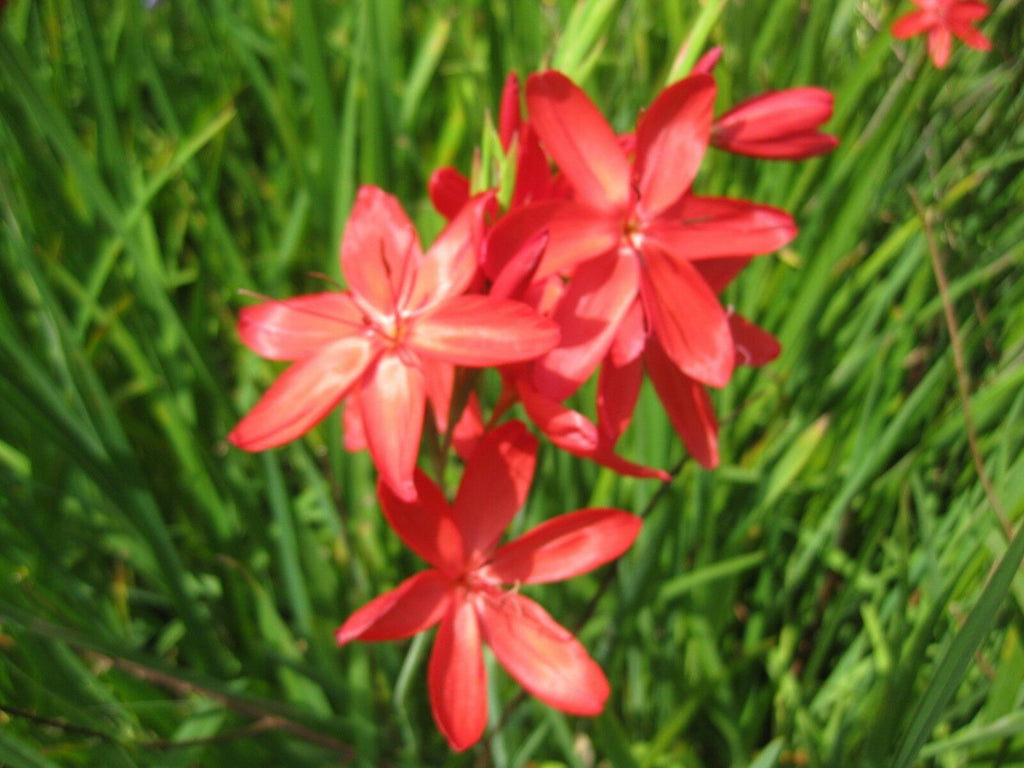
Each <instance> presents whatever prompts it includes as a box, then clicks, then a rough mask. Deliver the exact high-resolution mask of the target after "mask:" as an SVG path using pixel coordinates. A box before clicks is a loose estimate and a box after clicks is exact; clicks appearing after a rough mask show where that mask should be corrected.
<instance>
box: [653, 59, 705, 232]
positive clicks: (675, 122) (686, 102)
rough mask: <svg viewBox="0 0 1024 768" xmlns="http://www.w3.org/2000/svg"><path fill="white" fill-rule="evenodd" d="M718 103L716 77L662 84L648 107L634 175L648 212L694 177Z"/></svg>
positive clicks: (666, 201) (658, 208) (670, 199)
mask: <svg viewBox="0 0 1024 768" xmlns="http://www.w3.org/2000/svg"><path fill="white" fill-rule="evenodd" d="M714 103H715V81H714V79H713V78H712V77H711V76H710V75H703V74H697V75H691V76H690V77H687V78H685V79H683V80H680V81H679V82H677V83H674V84H673V85H670V86H669V87H668V88H666V89H665V90H663V91H662V92H661V93H660V94H659V95H658V97H657V98H656V99H655V100H654V103H652V104H651V106H650V108H649V109H648V110H647V112H645V113H644V116H643V118H642V119H641V120H640V123H639V125H638V126H637V129H636V165H635V168H634V171H633V178H634V180H635V183H636V185H637V187H638V188H639V190H640V205H641V206H642V208H643V210H644V211H645V212H646V213H647V215H649V216H656V215H658V214H659V213H661V212H662V211H663V210H665V209H666V208H668V207H669V206H670V205H672V204H673V203H675V202H676V201H677V200H678V199H679V198H680V197H682V196H683V194H685V193H686V190H687V189H689V188H690V185H691V184H692V183H693V178H694V176H696V175H697V169H698V168H700V163H701V160H702V159H703V158H704V153H705V151H707V148H708V138H709V136H710V133H711V118H712V116H713V109H714Z"/></svg>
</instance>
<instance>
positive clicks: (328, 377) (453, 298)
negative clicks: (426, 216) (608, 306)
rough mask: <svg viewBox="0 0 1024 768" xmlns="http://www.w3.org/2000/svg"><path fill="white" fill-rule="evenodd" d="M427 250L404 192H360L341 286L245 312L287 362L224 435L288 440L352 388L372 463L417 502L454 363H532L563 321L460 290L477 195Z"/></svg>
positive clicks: (262, 445) (473, 266)
mask: <svg viewBox="0 0 1024 768" xmlns="http://www.w3.org/2000/svg"><path fill="white" fill-rule="evenodd" d="M476 200H477V204H476V205H469V206H466V207H465V208H464V209H463V212H462V213H461V214H460V215H459V216H458V217H457V218H456V219H455V220H454V221H453V222H452V223H451V224H450V225H449V226H448V227H447V228H446V229H445V231H444V232H443V233H442V234H441V235H440V236H439V237H438V239H437V242H435V243H434V245H433V246H432V247H431V248H430V250H429V251H428V252H427V253H426V254H423V253H422V251H421V250H420V244H419V238H418V237H417V235H416V231H415V229H414V228H413V225H412V223H411V222H410V221H409V219H408V218H407V217H406V215H405V213H404V212H403V211H402V209H401V206H400V205H399V204H398V201H397V200H395V199H394V198H393V197H391V196H390V195H387V194H385V193H384V192H383V191H382V190H380V189H377V188H376V187H363V188H362V189H360V191H359V195H358V197H357V199H356V204H355V207H354V208H353V211H352V215H351V218H350V219H349V222H348V226H347V227H346V229H345V236H344V239H343V241H342V245H341V269H342V272H343V273H344V275H345V278H346V280H347V281H348V285H349V288H350V291H349V292H346V293H320V294H312V295H308V296H299V297H297V298H294V299H287V300H284V301H271V302H267V303H265V304H260V305H258V306H254V307H248V308H246V309H244V310H242V314H241V320H240V322H239V326H238V331H239V335H240V336H241V337H242V341H243V342H244V343H245V344H246V345H247V346H249V347H250V348H251V349H252V350H254V351H255V352H257V353H259V354H261V355H263V356H264V357H267V358H270V359H273V360H291V361H295V363H294V365H292V366H291V367H290V368H288V369H287V370H286V371H285V372H284V373H283V374H281V376H280V377H279V378H278V379H277V381H276V382H275V383H274V384H273V386H271V388H270V389H269V390H267V392H266V393H265V394H264V395H263V398H262V399H261V400H260V401H259V402H258V403H257V404H256V406H255V407H254V408H253V409H252V410H251V411H250V412H249V414H248V415H247V416H245V418H243V419H242V420H241V421H240V422H239V423H238V425H237V426H236V427H235V429H234V430H233V431H232V432H231V434H230V435H229V439H230V440H231V442H232V443H234V444H235V445H237V446H238V447H240V448H244V449H246V450H250V451H259V450H263V449H266V448H273V447H275V446H278V445H281V444H283V443H286V442H288V441H289V440H293V439H294V438H296V437H298V436H299V435H302V434H303V433H305V432H306V431H308V430H309V429H310V428H311V427H313V426H314V425H315V424H317V423H318V422H319V421H320V420H321V419H323V418H324V416H326V415H327V413H328V412H329V411H330V410H331V409H333V408H334V407H335V406H336V405H337V404H338V403H339V402H340V401H341V400H342V399H343V398H344V397H345V396H346V395H348V394H349V393H357V396H358V401H359V413H360V416H361V427H362V430H363V433H364V435H365V440H366V444H367V446H368V448H369V450H370V455H371V456H372V457H373V462H374V464H375V465H376V467H377V469H378V471H379V472H380V473H381V475H382V477H383V479H384V481H385V482H386V483H387V484H388V486H389V487H390V488H391V489H392V490H393V491H394V492H395V493H396V494H398V495H399V496H401V497H402V498H404V499H413V498H415V496H416V489H415V486H414V483H413V468H414V466H415V464H416V456H417V454H418V452H419V444H420V435H421V430H422V425H423V416H424V412H425V408H426V401H427V399H428V398H429V399H430V401H431V404H432V406H433V409H434V413H435V414H436V415H437V417H438V418H440V419H445V418H447V413H448V406H449V402H450V399H451V382H452V376H453V366H455V365H465V366H491V365H501V364H504V363H509V362H517V361H520V360H529V359H531V358H534V357H536V356H538V355H540V354H542V353H543V352H545V351H546V350H548V349H550V348H551V347H552V346H554V345H555V344H556V343H557V341H558V329H557V327H556V326H555V325H554V324H553V323H552V322H551V321H549V320H546V319H544V318H542V317H540V316H539V315H538V314H537V313H536V312H534V311H533V310H531V309H530V308H529V307H527V306H526V305H525V304H522V303H520V302H515V301H509V300H504V299H495V298H490V297H487V296H479V295H466V296H463V295H460V294H462V293H463V291H464V290H465V289H466V286H467V285H468V284H469V283H470V282H471V281H472V280H473V278H474V276H475V274H476V270H477V258H476V250H475V248H473V247H472V242H473V241H474V237H473V228H474V226H476V225H477V223H478V222H479V218H480V213H481V211H480V208H481V207H482V206H484V205H486V204H487V198H486V197H480V198H477V199H476Z"/></svg>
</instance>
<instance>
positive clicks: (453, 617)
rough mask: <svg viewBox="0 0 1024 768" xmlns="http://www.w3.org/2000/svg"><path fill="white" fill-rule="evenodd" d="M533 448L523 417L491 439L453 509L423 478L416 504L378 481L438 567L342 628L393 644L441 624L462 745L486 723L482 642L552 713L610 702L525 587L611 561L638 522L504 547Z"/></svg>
mask: <svg viewBox="0 0 1024 768" xmlns="http://www.w3.org/2000/svg"><path fill="white" fill-rule="evenodd" d="M536 450H537V440H536V438H534V437H533V436H532V435H531V434H530V433H529V432H527V431H526V428H525V426H524V425H523V424H522V423H521V422H515V421H513V422H508V423H506V424H504V425H502V426H501V427H499V428H497V429H495V430H494V431H492V432H490V433H488V434H487V435H486V436H485V437H484V438H483V439H482V440H481V441H480V443H479V444H478V446H477V448H476V450H475V452H474V453H473V455H472V457H471V458H470V460H469V462H468V463H467V465H466V470H465V474H464V475H463V478H462V483H461V485H460V487H459V491H458V494H457V495H456V497H455V503H454V504H452V505H449V504H448V502H447V501H446V500H445V498H444V496H443V495H442V493H441V491H440V489H439V488H437V486H435V485H434V484H433V483H432V482H431V481H430V480H429V479H428V478H427V477H426V475H424V474H423V473H422V472H417V474H416V484H417V488H418V490H419V501H418V502H415V503H408V502H405V501H403V500H401V499H400V498H398V497H397V496H395V495H394V494H393V493H392V492H391V490H390V489H389V488H388V487H387V486H386V485H384V484H380V485H379V495H380V502H381V506H382V508H383V510H384V515H385V516H386V517H387V519H388V522H389V523H390V524H391V526H392V528H394V530H395V532H396V533H397V534H398V536H399V537H400V538H401V539H402V541H404V542H405V543H406V544H407V545H408V546H409V547H410V548H411V549H413V550H414V551H415V552H416V553H417V554H418V555H420V557H422V558H423V559H424V560H426V561H427V562H428V563H430V565H431V566H433V567H432V568H431V569H430V570H427V571H423V572H421V573H418V574H416V575H415V576H413V577H411V578H409V579H406V580H405V581H404V582H402V583H401V584H400V585H399V586H398V587H397V588H395V589H393V590H391V591H390V592H386V593H385V594H383V595H380V596H379V597H377V598H375V599H374V600H372V601H371V602H369V603H367V604H366V605H364V606H363V607H362V608H360V609H359V610H357V611H356V612H355V613H354V614H352V615H351V616H350V617H349V618H348V620H347V621H346V622H345V623H344V624H343V625H342V626H341V627H339V628H338V630H337V632H336V633H335V638H336V639H337V641H338V644H339V645H343V644H345V643H348V642H351V641H352V640H396V639H400V638H405V637H410V636H411V635H414V634H416V633H418V632H422V631H423V630H425V629H428V628H429V627H432V626H433V625H434V624H437V623H438V622H440V628H439V629H438V632H437V637H436V639H435V641H434V649H433V651H432V652H431V656H430V663H429V668H428V685H429V689H430V702H431V707H432V709H433V713H434V720H435V722H436V723H437V726H438V728H439V729H440V730H441V733H442V734H444V736H445V738H446V739H447V740H448V743H449V744H450V745H451V746H452V748H453V749H456V750H463V749H466V748H468V747H469V746H471V745H472V744H474V743H475V742H476V741H477V740H478V739H479V738H480V736H481V735H482V734H483V731H484V728H485V726H486V725H487V677H486V671H485V669H484V662H483V651H482V643H487V645H489V646H490V648H491V650H492V651H493V652H494V655H495V656H496V657H497V659H498V661H499V662H500V663H501V664H502V666H504V667H505V669H506V670H508V672H509V674H510V675H512V677H513V678H515V679H516V680H517V681H518V682H519V683H520V685H522V686H523V687H524V688H525V689H526V690H528V691H529V692H530V693H532V694H533V695H534V696H536V697H537V698H539V699H540V700H541V701H543V702H545V703H546V704H548V705H550V706H552V707H556V708H557V709H561V710H563V711H565V712H570V713H572V714H578V715H597V714H599V713H600V712H601V710H602V709H603V708H604V702H605V700H606V699H607V697H608V693H609V688H608V681H607V679H606V678H605V676H604V673H603V672H602V671H601V669H600V667H598V666H597V664H596V663H595V662H594V661H593V660H592V659H591V658H590V656H589V655H588V654H587V652H586V650H585V649H584V648H583V646H582V645H580V643H579V641H578V640H576V638H574V637H573V636H572V634H571V633H570V632H568V631H567V630H566V629H564V628H563V627H562V626H560V625H559V624H557V623H556V622H555V621H554V620H553V619H552V618H551V616H549V615H548V613H547V612H546V611H545V610H544V609H543V608H541V606H540V605H538V604H537V603H536V602H534V601H533V600H530V599H529V598H527V597H525V596H523V595H522V594H520V593H519V592H518V586H519V585H520V584H540V583H545V582H550V581H560V580H562V579H566V578H570V577H572V576H576V575H579V574H581V573H586V572H587V571H590V570H592V569H594V568H596V567H598V566H599V565H603V564H604V563H607V562H609V561H610V560H613V559H615V558H616V557H618V556H619V555H621V554H622V553H623V552H625V551H626V550H627V549H628V548H629V547H630V546H631V545H632V543H633V541H634V539H636V536H637V534H638V533H639V532H640V524H641V522H640V518H638V517H636V516H635V515H631V514H629V513H627V512H623V511H621V510H617V509H596V508H595V509H584V510H579V511H577V512H573V513H571V514H567V515H562V516H559V517H557V518H554V519H552V520H549V521H547V522H546V523H543V524H541V525H539V526H537V527H536V528H534V529H532V530H530V531H528V532H527V533H526V534H524V535H523V536H521V537H520V538H519V539H517V540H516V541H513V542H511V543H508V544H505V545H504V546H502V547H500V548H498V547H497V543H498V540H499V539H500V537H501V533H502V531H503V530H504V529H505V528H506V527H507V526H508V524H509V522H511V520H512V517H513V516H514V515H515V513H516V511H517V510H518V509H519V508H520V507H521V506H522V505H523V503H524V502H525V500H526V495H527V491H528V490H529V486H530V482H531V480H532V479H533V470H534V463H535V456H536ZM505 584H510V585H514V586H513V588H512V589H511V590H508V589H505V588H503V586H502V585H505Z"/></svg>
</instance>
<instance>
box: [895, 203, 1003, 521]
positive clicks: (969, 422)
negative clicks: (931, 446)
mask: <svg viewBox="0 0 1024 768" xmlns="http://www.w3.org/2000/svg"><path fill="white" fill-rule="evenodd" d="M910 199H911V200H912V201H913V203H914V209H915V210H916V211H917V216H918V218H919V219H921V228H922V229H923V230H924V237H925V241H926V242H927V244H928V255H929V257H930V258H931V262H932V270H933V271H934V272H935V282H936V284H937V285H938V288H939V297H940V298H941V299H942V311H943V314H944V315H945V318H946V328H947V330H948V331H949V342H950V345H951V347H952V349H953V365H954V367H955V368H956V383H957V391H958V392H959V395H960V408H961V410H962V411H963V414H964V426H965V428H966V430H967V444H968V446H969V447H970V451H971V458H972V459H973V461H974V468H975V470H976V471H977V473H978V479H979V480H980V481H981V487H982V488H983V489H984V491H985V496H986V498H987V499H988V503H989V504H990V505H991V506H992V509H993V510H994V511H995V513H996V517H997V518H998V520H999V525H1000V527H1001V528H1002V529H1003V534H1004V535H1005V536H1006V538H1007V540H1009V539H1010V537H1011V535H1012V534H1013V528H1012V526H1011V525H1010V521H1009V518H1008V517H1007V515H1006V512H1005V510H1004V509H1003V507H1002V505H1001V504H1000V503H999V499H998V498H997V497H996V492H995V488H994V487H993V486H992V480H991V479H990V478H989V476H988V472H987V471H985V464H984V462H983V461H982V459H981V450H980V449H979V448H978V435H977V431H976V430H975V428H974V419H973V418H972V417H971V403H970V399H971V383H970V379H969V377H968V373H967V365H966V363H965V362H964V351H963V347H962V346H961V344H960V327H959V325H958V324H957V321H956V314H955V313H954V312H953V302H952V301H951V299H950V297H949V281H948V280H947V279H946V269H945V267H944V266H943V264H942V257H941V254H940V252H939V244H938V241H937V239H936V237H935V232H934V229H933V226H932V225H933V221H932V219H933V211H932V209H930V208H925V207H924V205H922V203H921V199H920V197H918V195H917V192H916V191H915V190H913V189H911V190H910Z"/></svg>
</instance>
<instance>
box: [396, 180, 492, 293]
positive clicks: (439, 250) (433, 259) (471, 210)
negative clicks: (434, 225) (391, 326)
mask: <svg viewBox="0 0 1024 768" xmlns="http://www.w3.org/2000/svg"><path fill="white" fill-rule="evenodd" d="M493 199H494V196H493V195H492V194H490V193H485V194H482V195H477V196H476V197H474V198H473V199H472V200H470V201H469V203H468V204H466V205H464V206H462V209H461V210H460V211H459V215H458V216H456V217H455V218H454V219H453V220H452V222H451V223H450V224H449V225H448V226H447V227H445V228H444V231H443V232H442V233H441V234H440V235H438V237H437V240H435V241H434V244H433V245H432V246H430V249H429V250H428V251H427V253H426V254H425V255H424V257H423V259H422V261H421V262H420V264H419V267H418V269H417V271H416V274H415V279H414V280H413V284H412V288H411V290H410V292H409V296H408V299H407V300H406V302H405V305H404V306H405V308H406V309H407V310H409V311H410V312H415V311H422V310H425V309H427V308H429V307H432V306H434V305H435V304H437V303H438V302H440V301H443V300H444V299H447V298H450V297H453V296H458V295H459V294H461V293H463V292H464V291H465V290H466V288H467V287H468V286H469V284H470V283H471V282H472V281H473V278H474V277H475V276H476V272H477V263H478V261H479V259H478V248H479V245H480V243H481V242H482V241H483V216H484V210H485V209H486V208H487V207H488V206H489V205H490V204H491V202H492V200H493Z"/></svg>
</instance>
